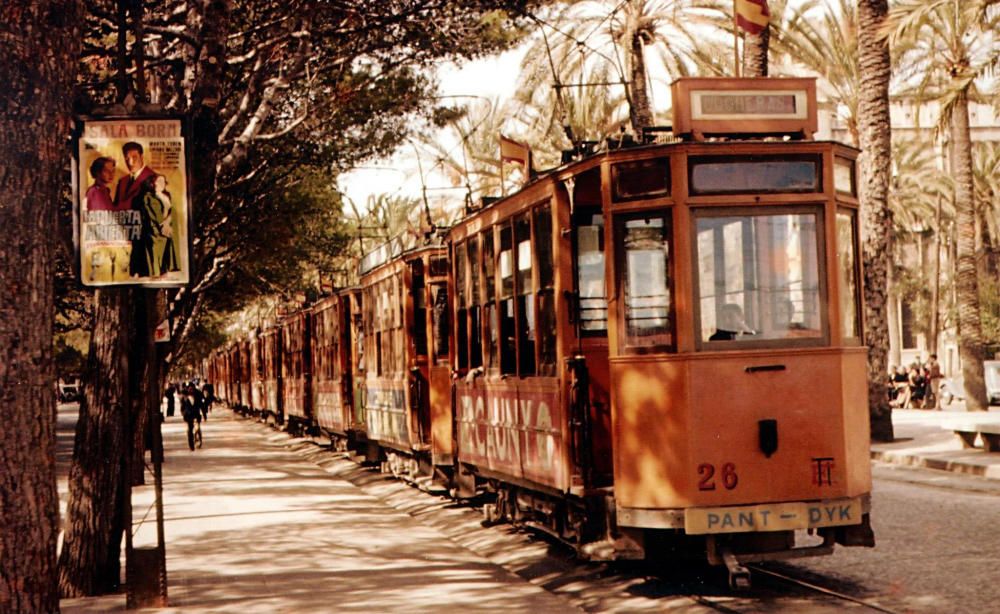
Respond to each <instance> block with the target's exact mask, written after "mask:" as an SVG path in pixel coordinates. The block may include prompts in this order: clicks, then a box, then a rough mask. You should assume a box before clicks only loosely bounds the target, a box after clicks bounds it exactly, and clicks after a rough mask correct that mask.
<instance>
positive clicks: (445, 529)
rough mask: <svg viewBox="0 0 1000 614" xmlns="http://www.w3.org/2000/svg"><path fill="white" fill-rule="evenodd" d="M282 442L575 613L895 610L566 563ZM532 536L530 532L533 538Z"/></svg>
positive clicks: (300, 443) (779, 574)
mask: <svg viewBox="0 0 1000 614" xmlns="http://www.w3.org/2000/svg"><path fill="white" fill-rule="evenodd" d="M262 428H263V427H262ZM285 445H289V447H291V448H293V449H295V450H297V451H298V452H299V454H300V455H301V456H303V457H304V458H306V459H309V460H311V461H312V462H315V463H316V464H317V465H319V466H321V467H323V468H324V469H326V470H327V471H330V472H331V473H335V474H337V475H338V476H339V477H341V478H344V479H347V480H349V481H351V482H352V483H354V484H355V485H357V486H359V487H361V488H363V489H364V490H365V491H366V492H368V493H369V494H372V495H374V496H376V497H378V498H379V499H381V500H382V501H384V502H385V503H387V504H389V505H391V506H392V507H394V508H396V509H399V510H401V511H405V512H407V513H409V514H410V515H412V516H414V517H415V518H419V519H420V520H421V521H422V522H424V523H425V524H427V525H428V526H431V527H433V528H435V529H437V530H439V531H441V532H442V534H443V535H444V536H446V537H447V538H448V539H450V540H452V541H454V542H456V543H458V544H460V545H462V546H464V547H466V548H468V549H470V550H471V551H473V552H476V553H477V554H479V555H481V556H484V557H486V558H488V559H490V560H492V561H494V562H496V563H497V564H499V565H501V566H502V567H504V568H505V569H507V571H509V572H512V573H515V574H517V575H519V576H522V577H524V578H525V579H526V580H528V581H530V582H532V583H534V584H536V585H538V586H541V587H542V588H544V589H545V590H547V591H549V592H551V593H553V594H556V595H559V596H562V597H565V598H566V600H567V605H569V604H572V606H575V608H579V609H580V610H582V611H586V612H602V611H628V612H640V611H662V610H663V608H664V607H667V608H672V607H673V608H681V609H683V608H684V607H685V606H684V605H683V602H684V601H685V600H686V601H687V602H688V604H695V605H696V609H695V610H691V611H711V612H720V613H723V614H742V613H745V612H761V611H772V612H803V611H809V612H817V613H822V612H839V611H841V610H843V609H858V611H872V612H883V613H886V614H897V613H898V611H897V610H892V609H890V608H886V607H884V606H882V605H880V604H878V603H875V602H873V601H871V600H866V599H862V598H858V597H854V596H852V595H849V594H847V593H844V592H839V591H836V590H834V589H830V588H827V587H824V586H821V585H820V584H817V583H816V580H812V581H809V580H805V579H802V578H796V577H794V575H790V574H789V573H788V572H787V571H786V570H782V571H778V570H775V569H773V568H771V567H763V566H760V565H747V567H748V568H750V570H751V572H752V573H753V578H754V585H753V588H751V589H749V590H747V591H733V590H731V589H729V588H728V586H727V584H726V582H725V580H724V579H723V578H724V569H722V570H720V568H710V567H708V566H704V567H699V568H698V569H693V568H691V567H684V566H681V567H672V568H670V569H669V570H664V569H662V568H661V569H658V570H657V569H653V568H651V567H650V566H647V564H642V563H638V562H633V563H632V564H621V563H619V564H613V565H610V566H608V565H594V564H588V563H583V562H580V561H574V560H573V559H572V556H570V555H569V554H568V553H566V552H562V551H561V549H560V548H559V547H558V546H559V545H560V544H561V543H558V544H554V543H552V541H551V540H549V539H546V538H544V537H543V538H541V539H538V536H537V535H536V534H534V533H533V532H531V531H528V532H523V531H515V530H509V529H508V530H502V529H497V528H487V527H482V526H481V524H480V522H479V520H480V515H479V512H478V511H477V510H476V509H474V508H471V507H466V506H458V505H455V504H454V503H452V502H447V501H443V500H441V499H440V498H439V497H435V496H433V495H429V494H427V493H426V492H424V491H421V490H419V489H416V488H413V487H411V486H408V485H406V484H403V483H402V482H398V481H395V480H387V479H386V478H385V476H384V475H382V474H379V473H378V472H375V471H371V470H370V469H366V468H363V467H361V466H357V465H355V464H354V463H352V462H350V461H349V460H348V458H347V455H346V454H343V453H337V452H333V451H331V450H329V449H328V447H327V446H324V445H322V444H319V443H318V442H316V441H313V440H310V439H307V438H294V439H293V440H292V441H290V442H285ZM345 461H346V462H345ZM532 535H535V538H534V539H533V538H532V537H531V536H532ZM716 572H717V573H716ZM820 581H821V580H820ZM790 587H794V589H797V590H798V592H799V595H795V594H794V593H795V591H794V590H791V589H790ZM849 604H853V605H849ZM686 607H690V605H688V606H686ZM697 607H700V608H704V610H698V609H697Z"/></svg>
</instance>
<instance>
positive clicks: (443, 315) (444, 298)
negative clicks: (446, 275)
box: [431, 282, 449, 363]
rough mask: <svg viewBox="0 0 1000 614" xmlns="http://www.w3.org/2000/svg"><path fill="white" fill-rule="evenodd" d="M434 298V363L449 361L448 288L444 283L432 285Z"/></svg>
mask: <svg viewBox="0 0 1000 614" xmlns="http://www.w3.org/2000/svg"><path fill="white" fill-rule="evenodd" d="M431 296H433V297H434V316H433V318H434V362H435V363H440V362H442V361H444V362H447V360H448V330H449V328H448V286H447V285H445V284H443V283H440V282H439V283H435V284H432V285H431Z"/></svg>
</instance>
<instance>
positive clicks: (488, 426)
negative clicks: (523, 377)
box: [457, 389, 560, 483]
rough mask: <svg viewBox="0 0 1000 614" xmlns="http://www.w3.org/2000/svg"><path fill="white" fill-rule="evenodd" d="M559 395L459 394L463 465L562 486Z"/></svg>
mask: <svg viewBox="0 0 1000 614" xmlns="http://www.w3.org/2000/svg"><path fill="white" fill-rule="evenodd" d="M554 399H555V395H549V394H530V393H528V394H525V393H521V394H517V393H516V392H513V391H512V392H495V391H485V390H481V389H473V390H464V391H460V392H458V397H457V401H458V422H459V424H458V427H459V428H458V432H459V454H460V457H461V458H462V460H463V461H465V462H471V463H475V464H479V465H483V466H487V467H489V468H490V469H494V470H498V471H503V472H505V473H508V474H510V475H514V476H520V477H529V478H533V479H538V480H541V481H544V482H547V483H553V482H554V481H557V480H558V476H557V475H556V472H557V471H559V469H560V465H559V462H558V459H559V458H560V450H559V439H557V437H556V433H555V428H554V427H555V424H556V423H555V420H554V416H553V411H552V408H553V406H554Z"/></svg>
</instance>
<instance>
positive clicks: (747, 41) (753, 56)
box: [743, 27, 771, 77]
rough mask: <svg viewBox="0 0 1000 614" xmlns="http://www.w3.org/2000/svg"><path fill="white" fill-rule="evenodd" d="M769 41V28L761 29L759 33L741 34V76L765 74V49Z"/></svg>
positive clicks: (764, 75)
mask: <svg viewBox="0 0 1000 614" xmlns="http://www.w3.org/2000/svg"><path fill="white" fill-rule="evenodd" d="M770 42H771V28H770V27H767V28H764V29H763V30H761V32H760V34H750V33H749V32H745V33H744V35H743V76H744V77H766V76H767V51H768V47H769V46H770Z"/></svg>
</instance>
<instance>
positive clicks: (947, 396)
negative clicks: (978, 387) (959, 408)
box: [938, 375, 965, 406]
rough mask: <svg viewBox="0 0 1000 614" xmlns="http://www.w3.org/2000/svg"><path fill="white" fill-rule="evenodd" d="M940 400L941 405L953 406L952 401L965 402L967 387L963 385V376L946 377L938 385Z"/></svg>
mask: <svg viewBox="0 0 1000 614" xmlns="http://www.w3.org/2000/svg"><path fill="white" fill-rule="evenodd" d="M938 398H939V399H941V405H944V406H948V405H951V402H952V401H964V400H965V385H964V384H963V383H962V376H961V375H959V376H958V377H945V378H943V379H942V380H941V383H940V384H938Z"/></svg>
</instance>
